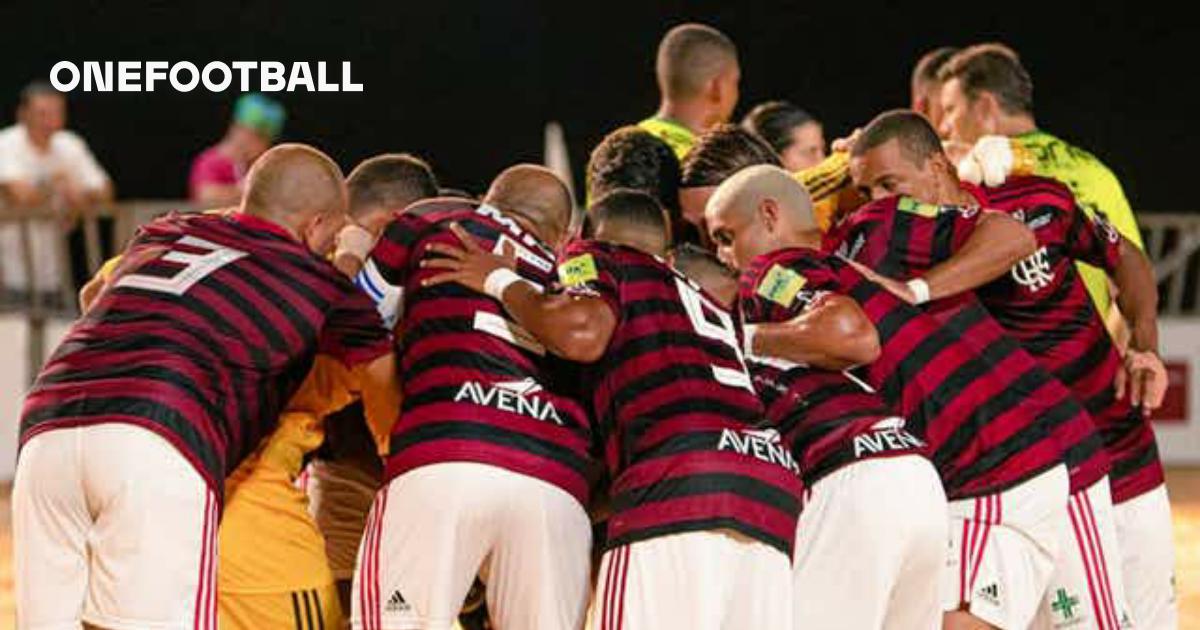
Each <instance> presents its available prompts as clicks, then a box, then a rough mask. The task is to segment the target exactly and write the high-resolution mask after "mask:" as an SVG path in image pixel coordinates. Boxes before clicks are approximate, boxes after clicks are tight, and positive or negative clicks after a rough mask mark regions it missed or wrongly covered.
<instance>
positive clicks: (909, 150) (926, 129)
mask: <svg viewBox="0 0 1200 630" xmlns="http://www.w3.org/2000/svg"><path fill="white" fill-rule="evenodd" d="M892 139H896V140H898V141H899V142H900V150H901V151H903V152H904V155H905V156H906V157H907V158H908V159H909V160H911V161H912V162H913V163H915V164H924V163H925V160H928V159H929V158H930V157H931V156H933V155H935V154H938V153H941V152H942V141H941V139H940V138H938V135H937V132H936V131H934V130H933V126H932V125H930V124H929V121H928V120H926V119H925V117H924V116H922V115H920V114H918V113H916V112H914V111H912V110H909V109H893V110H891V111H887V112H884V113H882V114H880V115H878V116H876V117H875V119H874V120H872V121H871V122H870V123H868V124H867V126H866V127H864V128H863V130H862V134H860V135H859V137H858V139H857V140H855V141H854V146H853V147H851V148H850V155H852V156H855V157H857V156H860V155H862V154H864V153H866V152H867V151H870V150H871V149H874V148H875V147H877V146H879V145H881V144H884V143H886V142H888V141H889V140H892Z"/></svg>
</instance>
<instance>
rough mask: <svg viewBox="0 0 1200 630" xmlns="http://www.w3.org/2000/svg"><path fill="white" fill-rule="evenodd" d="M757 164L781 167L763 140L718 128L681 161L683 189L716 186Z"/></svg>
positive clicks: (738, 129)
mask: <svg viewBox="0 0 1200 630" xmlns="http://www.w3.org/2000/svg"><path fill="white" fill-rule="evenodd" d="M756 164H771V165H773V166H779V167H782V166H783V162H782V161H780V159H779V155H778V154H776V153H775V151H774V149H772V148H771V146H770V145H768V144H767V143H766V142H765V141H764V140H763V139H762V138H759V137H758V136H756V135H754V134H753V133H750V132H749V131H746V130H745V129H742V128H741V127H738V126H736V125H720V126H718V127H714V128H712V129H710V130H708V131H706V132H704V134H702V135H701V136H700V137H699V138H698V139H697V140H696V145H695V146H693V147H692V150H691V151H689V152H688V154H687V156H686V157H685V158H683V179H682V183H681V184H680V186H681V187H682V188H697V187H701V186H716V185H718V184H720V183H721V182H722V181H724V180H725V179H726V178H728V177H730V176H731V175H733V174H734V173H736V172H738V171H740V170H742V169H744V168H746V167H747V166H753V165H756Z"/></svg>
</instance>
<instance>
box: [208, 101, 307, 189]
mask: <svg viewBox="0 0 1200 630" xmlns="http://www.w3.org/2000/svg"><path fill="white" fill-rule="evenodd" d="M286 117H287V114H286V112H285V111H284V109H283V105H280V104H279V103H278V102H276V101H273V100H271V99H269V98H267V97H265V96H263V95H261V94H246V95H243V96H242V97H241V98H239V99H238V100H237V103H235V104H234V106H233V122H232V123H231V124H230V125H229V131H227V132H226V133H225V137H224V138H222V139H221V141H220V142H218V143H217V144H214V145H213V146H211V147H209V148H207V149H205V150H204V151H203V152H201V153H200V155H197V156H196V159H195V160H193V161H192V170H191V173H190V174H189V175H188V197H189V198H190V199H191V200H192V202H193V203H197V204H200V205H203V206H213V207H215V206H228V205H235V204H237V203H238V200H239V199H241V197H242V179H243V178H244V177H245V176H246V171H248V170H249V169H250V165H251V164H253V163H254V160H256V159H258V156H260V155H262V154H263V153H264V152H266V150H267V149H270V148H271V145H272V144H273V143H274V142H275V140H276V139H277V138H279V134H280V132H282V131H283V122H284V120H285V118H286Z"/></svg>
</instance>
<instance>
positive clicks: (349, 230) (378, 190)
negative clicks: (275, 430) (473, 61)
mask: <svg viewBox="0 0 1200 630" xmlns="http://www.w3.org/2000/svg"><path fill="white" fill-rule="evenodd" d="M346 188H347V190H348V193H349V200H350V204H349V205H350V220H351V221H352V223H351V224H350V225H348V226H347V227H346V228H343V230H342V231H341V232H340V233H339V234H338V246H337V250H336V253H335V255H334V264H335V266H337V267H338V268H339V270H340V271H342V272H343V273H345V274H347V275H349V276H351V277H353V276H355V275H356V274H357V273H358V272H359V271H360V270H361V268H362V265H363V262H364V261H365V260H366V258H367V256H368V255H369V253H370V250H371V247H373V246H374V244H375V240H376V239H377V238H378V237H379V234H380V233H381V232H382V231H383V228H384V226H386V225H387V223H388V222H390V221H391V220H392V218H393V217H394V215H395V213H397V212H400V211H402V210H403V209H404V208H406V207H408V206H409V205H410V204H413V203H415V202H417V201H420V200H421V199H427V198H431V197H436V196H438V194H439V192H438V183H437V178H436V177H435V176H434V174H433V170H432V169H431V168H430V167H429V164H428V163H426V162H425V161H424V160H422V159H421V158H419V157H416V156H414V155H409V154H406V153H389V154H383V155H377V156H374V157H371V158H368V159H366V160H364V161H362V162H361V163H359V164H358V166H356V167H354V170H352V171H351V172H350V175H349V176H347V177H346ZM363 411H364V410H363V406H362V404H361V403H359V402H356V403H353V404H352V405H350V406H348V407H346V408H345V409H342V410H340V411H338V412H337V413H336V414H334V415H333V416H331V417H330V418H329V421H328V422H327V423H326V430H325V436H324V437H325V442H324V443H323V444H322V445H321V448H320V449H318V450H317V451H316V452H315V457H314V458H313V460H312V463H311V464H310V466H309V467H308V472H309V476H308V481H307V484H306V485H305V490H306V491H307V494H308V497H309V500H310V504H309V511H310V512H311V514H312V516H313V518H314V519H315V520H316V523H317V526H318V528H319V529H320V531H321V534H322V536H323V538H324V548H325V551H326V555H327V557H328V559H329V568H330V570H331V572H332V576H333V579H334V580H336V581H337V590H338V598H339V600H340V602H341V609H342V610H344V611H349V610H350V588H351V580H352V579H353V577H354V560H355V556H356V555H357V552H358V546H359V543H360V542H361V540H362V533H363V529H364V528H365V527H366V517H367V512H368V511H369V510H370V508H371V503H372V501H373V500H374V497H375V492H376V491H377V490H378V489H379V484H380V479H381V477H382V476H383V466H382V461H381V459H380V456H381V455H386V454H387V449H386V436H387V433H388V432H387V431H385V430H383V428H384V427H381V426H373V427H371V429H373V430H368V425H367V422H366V417H365V416H364V415H363ZM388 420H389V423H388V426H390V421H392V420H395V414H393V417H392V418H389V419H388ZM380 437H382V438H383V439H382V440H379V439H378V438H380ZM381 446H383V450H382V452H379V448H380V447H381Z"/></svg>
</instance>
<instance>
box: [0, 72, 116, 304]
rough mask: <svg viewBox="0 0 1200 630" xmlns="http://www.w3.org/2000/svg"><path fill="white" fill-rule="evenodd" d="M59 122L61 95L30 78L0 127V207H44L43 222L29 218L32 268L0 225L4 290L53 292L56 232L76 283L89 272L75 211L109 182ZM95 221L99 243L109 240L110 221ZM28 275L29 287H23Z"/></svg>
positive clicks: (100, 195) (63, 110)
mask: <svg viewBox="0 0 1200 630" xmlns="http://www.w3.org/2000/svg"><path fill="white" fill-rule="evenodd" d="M66 124H67V101H66V97H65V96H64V95H63V94H62V93H61V92H59V91H57V90H55V89H54V87H52V86H51V85H50V84H49V83H45V82H35V83H31V84H29V85H28V86H26V87H25V89H23V90H21V95H20V100H19V103H18V105H17V122H16V124H14V125H12V126H10V127H7V128H5V129H2V130H0V206H4V205H7V206H9V207H16V208H44V209H46V210H47V213H48V214H47V219H46V220H36V221H32V222H31V223H30V247H31V249H32V260H33V261H35V263H36V264H34V265H33V269H32V270H27V269H26V268H25V261H24V260H23V257H22V256H23V255H22V249H21V245H20V242H21V239H20V231H19V228H18V227H17V224H15V223H7V224H5V225H3V226H2V227H0V249H3V252H4V253H3V255H2V258H0V267H2V271H0V275H2V279H3V287H4V288H5V289H7V290H10V291H16V292H19V293H25V292H30V293H35V294H47V293H49V294H56V295H57V294H59V293H60V289H61V287H62V279H63V270H62V267H61V265H60V261H61V260H62V256H61V254H60V247H61V239H62V234H63V232H64V230H65V231H66V232H67V235H68V240H69V242H70V249H71V263H72V267H73V268H75V269H74V271H75V274H74V275H75V276H76V277H77V278H78V281H77V283H76V286H79V284H81V283H82V281H84V280H86V279H87V277H88V276H89V275H90V274H89V273H88V269H87V261H86V251H85V247H84V238H83V230H82V229H81V228H80V225H79V221H78V217H79V214H80V213H81V212H84V211H86V210H88V209H90V208H93V207H95V205H96V204H98V203H101V202H104V201H109V200H111V199H112V194H113V190H112V182H111V181H110V180H109V177H108V174H107V173H105V172H104V169H103V168H102V167H101V166H100V164H99V163H98V162H97V161H96V158H95V156H93V155H92V152H91V151H90V150H89V149H88V145H87V143H86V142H84V140H83V138H81V137H79V135H77V134H75V133H73V132H71V131H69V130H67V129H66ZM51 212H53V213H55V214H56V215H57V216H56V217H55V216H52V215H51V214H50V213H51ZM54 218H57V219H60V220H61V221H55V220H53V219H54ZM100 227H101V239H102V241H108V240H110V238H109V237H110V236H111V227H112V225H111V222H104V223H102V224H101V226H100ZM103 246H104V244H103V243H102V247H103ZM100 254H101V256H104V255H105V254H106V252H104V251H102V252H100ZM30 280H32V282H33V286H29V282H30Z"/></svg>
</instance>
